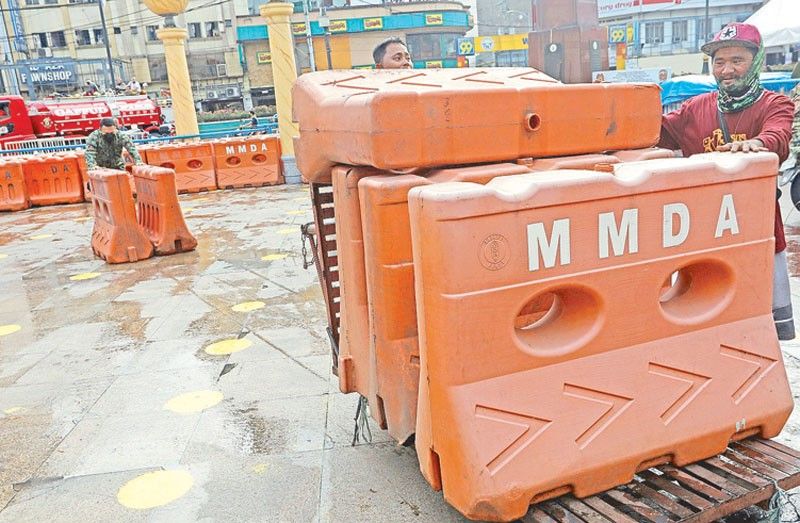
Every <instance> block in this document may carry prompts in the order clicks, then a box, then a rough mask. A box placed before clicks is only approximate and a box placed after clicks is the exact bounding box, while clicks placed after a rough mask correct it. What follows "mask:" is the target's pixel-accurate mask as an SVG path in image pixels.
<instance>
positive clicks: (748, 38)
mask: <svg viewBox="0 0 800 523" xmlns="http://www.w3.org/2000/svg"><path fill="white" fill-rule="evenodd" d="M733 46H741V47H746V48H748V49H750V50H752V51H753V52H754V53H756V52H758V49H759V47H761V33H759V32H758V28H757V27H756V26H754V25H750V24H743V23H740V22H736V23H732V24H728V25H726V26H725V27H723V28H722V30H721V31H720V32H719V33H717V34H716V35H715V36H714V39H713V40H711V41H710V42H708V43H706V44H705V45H703V47H701V48H700V49H701V50H702V51H703V52H704V53H705V54H707V55H709V56H714V53H716V52H717V51H718V50H720V49H722V48H723V47H733Z"/></svg>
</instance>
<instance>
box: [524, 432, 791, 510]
mask: <svg viewBox="0 0 800 523" xmlns="http://www.w3.org/2000/svg"><path fill="white" fill-rule="evenodd" d="M775 484H777V485H778V486H779V487H780V488H781V489H783V490H789V489H792V488H795V487H798V486H800V452H798V451H796V450H794V449H791V448H789V447H787V446H785V445H782V444H780V443H777V442H775V441H772V440H764V439H752V440H745V441H741V442H737V443H731V444H730V445H729V446H728V449H727V450H726V451H725V453H723V454H720V455H719V456H715V457H713V458H709V459H706V460H704V461H700V462H698V463H695V464H692V465H688V466H685V467H681V468H677V467H673V466H669V465H662V466H659V467H654V468H651V469H648V470H646V471H644V472H640V473H639V474H637V475H636V477H635V478H634V480H633V481H631V482H630V483H628V484H627V485H623V486H621V487H617V488H615V489H611V490H607V491H605V492H603V493H602V494H598V495H596V496H591V497H588V498H584V499H580V500H579V499H576V498H574V497H572V496H562V497H560V498H557V499H554V500H551V501H547V502H544V503H541V504H539V505H536V506H534V507H531V510H530V511H528V514H527V515H526V516H525V518H523V519H522V521H524V522H529V521H535V522H541V523H554V522H569V523H609V522H612V523H640V522H656V523H661V522H665V523H666V522H673V521H680V522H693V523H704V522H711V521H716V520H718V519H719V518H721V517H724V516H727V515H730V514H733V513H734V512H737V511H739V510H742V509H744V508H747V507H749V506H751V505H755V504H758V503H761V502H764V501H767V500H769V499H770V498H771V497H772V495H773V494H774V493H775Z"/></svg>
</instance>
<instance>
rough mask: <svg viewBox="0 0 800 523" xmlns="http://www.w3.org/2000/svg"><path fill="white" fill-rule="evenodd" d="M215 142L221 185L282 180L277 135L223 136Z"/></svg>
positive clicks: (277, 181)
mask: <svg viewBox="0 0 800 523" xmlns="http://www.w3.org/2000/svg"><path fill="white" fill-rule="evenodd" d="M212 143H213V147H214V163H215V165H216V169H217V186H218V187H219V188H220V189H230V188H235V187H261V186H264V185H277V184H281V183H283V174H282V172H281V167H280V160H281V151H280V141H279V140H278V138H277V137H275V136H251V137H247V138H223V139H219V140H214V141H213V142H212Z"/></svg>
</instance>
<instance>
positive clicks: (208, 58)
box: [189, 53, 225, 79]
mask: <svg viewBox="0 0 800 523" xmlns="http://www.w3.org/2000/svg"><path fill="white" fill-rule="evenodd" d="M218 65H225V53H208V54H192V56H191V58H190V59H189V76H190V77H191V78H206V79H208V78H217V77H218V76H220V75H219V71H220V70H221V69H220V68H218V67H217V66H218Z"/></svg>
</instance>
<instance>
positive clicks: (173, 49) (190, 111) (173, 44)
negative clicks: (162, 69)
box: [156, 27, 200, 135]
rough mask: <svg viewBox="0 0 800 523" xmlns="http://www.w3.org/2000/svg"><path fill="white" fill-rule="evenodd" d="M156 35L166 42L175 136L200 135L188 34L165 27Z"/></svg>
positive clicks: (179, 29)
mask: <svg viewBox="0 0 800 523" xmlns="http://www.w3.org/2000/svg"><path fill="white" fill-rule="evenodd" d="M156 35H157V36H158V39H159V40H161V41H162V42H164V58H165V60H166V62H167V78H168V79H169V91H170V95H171V96H172V108H173V110H174V112H175V134H177V135H186V134H200V130H199V128H198V127H197V112H196V111H195V107H194V97H193V95H192V81H191V80H190V79H189V66H188V64H187V63H186V47H185V45H184V42H185V41H186V38H187V36H188V32H187V31H186V29H182V28H180V27H164V28H163V29H159V30H158V32H157V33H156Z"/></svg>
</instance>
